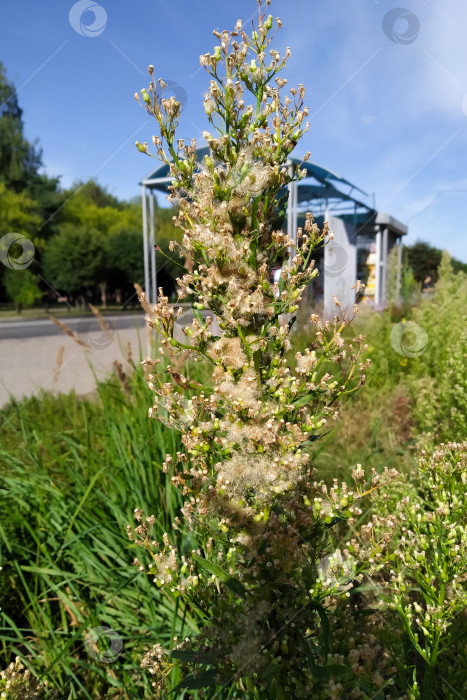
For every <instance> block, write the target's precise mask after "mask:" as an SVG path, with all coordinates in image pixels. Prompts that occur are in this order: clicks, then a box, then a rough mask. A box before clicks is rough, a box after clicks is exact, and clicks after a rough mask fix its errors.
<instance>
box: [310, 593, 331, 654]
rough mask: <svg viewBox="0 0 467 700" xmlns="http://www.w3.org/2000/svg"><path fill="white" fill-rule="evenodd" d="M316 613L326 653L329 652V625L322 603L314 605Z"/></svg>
mask: <svg viewBox="0 0 467 700" xmlns="http://www.w3.org/2000/svg"><path fill="white" fill-rule="evenodd" d="M314 607H315V609H316V611H317V613H318V615H319V616H320V618H321V625H322V627H323V643H324V649H325V651H326V654H329V648H330V644H331V625H330V624H329V620H328V616H327V615H326V610H325V609H324V608H323V606H322V605H315V606H314Z"/></svg>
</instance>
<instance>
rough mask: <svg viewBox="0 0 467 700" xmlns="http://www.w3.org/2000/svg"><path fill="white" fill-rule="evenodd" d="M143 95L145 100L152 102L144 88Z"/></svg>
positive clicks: (147, 102)
mask: <svg viewBox="0 0 467 700" xmlns="http://www.w3.org/2000/svg"><path fill="white" fill-rule="evenodd" d="M141 95H142V96H143V100H144V101H145V102H146V104H149V103H150V102H151V98H150V96H149V95H148V93H147V92H146V90H145V89H144V88H143V89H142V90H141Z"/></svg>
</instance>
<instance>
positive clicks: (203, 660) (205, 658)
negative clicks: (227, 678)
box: [169, 649, 217, 666]
mask: <svg viewBox="0 0 467 700" xmlns="http://www.w3.org/2000/svg"><path fill="white" fill-rule="evenodd" d="M169 656H170V657H171V658H173V659H179V660H180V661H187V662H188V663H195V664H206V665H207V666H216V665H217V659H216V657H215V656H213V655H212V654H203V653H201V652H198V651H188V650H185V649H173V650H172V651H170V652H169Z"/></svg>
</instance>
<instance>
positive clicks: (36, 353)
mask: <svg viewBox="0 0 467 700" xmlns="http://www.w3.org/2000/svg"><path fill="white" fill-rule="evenodd" d="M106 320H108V321H109V325H110V323H111V321H112V320H111V319H106ZM89 322H90V319H86V323H89ZM28 323H29V322H26V323H25V324H24V325H27V324H28ZM40 323H41V324H43V323H44V322H43V321H41V322H40ZM9 325H10V324H9ZM69 325H70V327H71V328H72V330H75V329H76V324H72V323H70V324H69ZM132 325H133V327H132V328H131V327H130V328H121V329H118V328H115V326H114V325H113V324H112V325H110V329H111V330H110V332H109V333H105V332H104V331H102V330H101V329H100V328H99V326H97V328H98V330H94V329H93V328H94V325H93V326H92V327H91V328H92V330H90V331H89V332H87V333H86V332H83V329H84V328H85V326H83V325H82V326H81V328H80V329H79V331H78V335H79V337H80V338H81V339H82V341H83V342H85V343H86V344H87V345H88V346H89V347H90V350H85V348H83V347H81V346H80V345H78V343H76V342H75V341H74V340H73V338H70V337H68V336H67V335H65V333H64V332H62V331H61V330H60V329H59V328H57V327H55V326H54V330H53V334H52V332H51V333H50V334H47V335H42V333H43V331H44V329H43V328H41V335H37V336H35V337H20V338H18V337H6V338H5V337H2V335H4V334H3V333H0V406H4V405H5V404H6V403H8V401H9V399H10V396H14V397H15V398H17V399H20V398H22V397H29V396H31V395H32V394H36V393H38V392H39V391H40V390H41V389H44V390H46V391H53V392H57V393H58V392H62V393H67V392H69V391H71V390H72V389H74V390H75V391H76V392H77V393H78V394H87V393H89V392H91V391H93V390H94V389H95V386H96V382H95V376H94V373H95V375H96V376H97V378H98V379H104V378H105V377H106V376H108V375H109V373H110V372H112V371H113V367H112V365H113V361H114V360H118V361H119V362H123V361H124V360H125V359H126V358H127V353H128V343H130V345H131V352H132V355H133V359H134V360H135V361H139V356H140V354H141V355H142V356H143V357H144V356H146V355H147V353H148V349H149V342H148V329H147V328H146V327H145V326H144V322H143V323H141V324H138V320H136V321H134V322H133V324H132ZM137 325H141V328H137V327H136V326H137ZM0 330H3V331H6V330H7V329H6V327H5V326H4V325H3V324H2V329H0ZM8 330H9V331H10V333H9V335H11V333H12V332H14V333H16V334H18V333H19V332H20V329H8ZM31 330H33V329H31ZM22 331H23V329H21V332H22ZM55 331H58V333H56V332H55ZM5 334H6V333H5ZM61 348H63V350H61ZM60 354H61V355H62V362H61V366H60V368H59V371H58V372H56V370H57V368H58V364H60V363H58V358H59V355H60Z"/></svg>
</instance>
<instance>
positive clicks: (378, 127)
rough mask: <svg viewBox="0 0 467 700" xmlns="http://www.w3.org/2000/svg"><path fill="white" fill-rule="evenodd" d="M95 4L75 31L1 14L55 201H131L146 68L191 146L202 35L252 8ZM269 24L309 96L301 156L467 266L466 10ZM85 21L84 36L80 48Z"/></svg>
mask: <svg viewBox="0 0 467 700" xmlns="http://www.w3.org/2000/svg"><path fill="white" fill-rule="evenodd" d="M398 1H399V2H400V3H402V4H403V7H402V9H399V11H398V10H397V9H396V8H398V7H399V5H398ZM88 4H89V5H90V4H91V2H89V3H88ZM94 4H97V3H94ZM99 4H100V8H102V9H100V8H99V7H97V8H95V9H96V11H97V15H96V16H95V15H94V14H93V13H92V12H91V11H87V12H86V13H85V14H82V15H81V20H80V18H79V14H80V12H79V10H80V7H82V6H78V8H75V16H74V19H73V15H72V22H73V23H74V24H75V28H73V27H72V26H71V23H70V18H69V13H70V9H71V8H72V6H73V5H74V3H73V2H72V1H71V0H48V1H47V2H43V3H38V2H33V0H14V1H13V0H0V13H1V15H0V16H1V23H0V60H1V61H2V62H3V63H4V65H5V67H6V69H7V74H8V77H9V78H10V79H11V80H13V81H14V83H15V85H16V87H17V89H18V97H19V101H20V105H21V106H22V108H23V110H24V121H25V127H26V135H27V137H28V138H29V139H34V138H36V137H37V138H38V139H39V143H40V145H41V147H42V148H43V152H44V163H45V167H46V171H47V172H48V173H49V174H50V175H61V176H62V178H61V182H62V184H63V186H69V185H70V184H71V183H72V182H73V181H74V180H77V179H83V180H86V179H88V178H90V177H95V178H97V179H98V180H99V182H101V184H103V185H105V186H106V187H108V189H109V190H110V191H111V192H112V193H114V194H115V195H117V196H119V197H124V198H129V197H132V196H134V195H137V194H138V193H139V188H138V182H139V181H140V180H141V179H142V177H144V175H146V174H147V172H148V171H150V170H151V169H152V167H153V165H154V164H155V165H157V163H156V161H153V160H150V159H149V158H147V157H146V156H144V155H142V154H140V153H138V152H137V150H136V148H135V147H134V145H133V144H134V141H135V140H136V139H138V140H140V141H144V140H147V141H149V142H150V139H151V136H152V134H153V133H155V131H156V130H155V128H154V126H153V124H152V123H151V119H150V117H149V116H148V115H146V113H145V112H144V111H143V110H142V109H141V108H140V107H139V106H138V105H137V104H136V102H135V101H134V98H133V93H134V92H135V91H137V90H139V89H141V88H142V87H145V86H146V85H147V82H148V77H147V76H146V70H147V66H148V65H149V64H150V63H153V64H154V65H155V67H156V75H158V76H159V75H160V76H162V77H163V78H164V79H165V80H166V81H167V80H170V81H173V83H174V84H175V85H178V86H180V87H178V88H176V90H177V91H178V94H186V104H185V108H184V111H183V115H182V123H181V130H180V136H183V137H185V138H191V137H197V138H198V139H199V144H200V145H202V143H201V142H202V139H201V132H202V131H203V129H204V128H205V127H206V123H205V117H204V110H203V106H202V97H203V92H204V90H205V89H206V87H207V85H208V80H207V75H206V74H205V72H204V70H202V69H200V68H199V54H200V53H205V52H206V51H209V50H211V51H212V48H213V46H214V43H215V38H214V37H213V36H212V30H213V29H215V28H218V29H231V28H233V26H234V24H235V21H236V20H237V19H238V18H242V19H243V20H244V21H245V20H247V19H248V18H251V17H256V2H255V0H237V1H236V2H221V0H178V2H169V1H168V0H149V1H148V0H144V1H143V0H132V1H131V2H129V1H126V0H125V1H124V0H121V1H117V0H102V1H101V2H100V3H99ZM270 11H271V12H272V14H273V15H274V16H276V15H278V16H280V17H281V19H282V21H283V22H284V28H283V29H282V30H281V32H279V34H278V37H277V47H278V48H279V49H281V48H283V47H285V46H290V47H291V49H292V58H291V59H290V61H289V64H288V69H287V75H286V77H287V78H288V79H289V84H296V83H298V82H302V83H303V84H304V85H305V87H306V88H307V100H306V101H307V104H308V105H309V107H310V114H311V116H312V119H311V128H310V131H309V132H308V134H306V136H305V138H304V139H303V140H302V141H301V144H300V149H299V150H300V152H299V151H297V155H303V153H304V152H305V151H306V150H310V151H311V154H312V155H311V159H312V160H314V161H316V162H318V163H321V164H323V165H325V166H327V167H329V168H330V169H332V170H334V171H336V172H338V173H339V174H341V175H342V176H344V177H345V178H347V179H349V180H350V181H351V182H353V183H355V184H356V185H358V186H359V187H361V188H362V189H363V190H365V191H366V192H369V193H373V192H374V194H375V198H376V206H377V208H378V209H380V210H383V211H387V212H389V213H390V214H392V215H393V216H395V217H396V218H398V219H400V220H401V221H403V222H404V223H407V224H408V225H409V237H408V240H407V242H409V243H410V242H414V241H415V240H417V239H423V240H427V241H429V242H430V243H432V244H434V245H437V246H439V247H443V248H447V249H448V250H449V251H450V252H451V254H453V255H455V256H456V257H458V258H460V259H462V260H464V261H466V262H467V41H466V28H467V3H465V2H464V1H463V0H443V1H441V0H395V1H394V0H326V2H323V0H320V1H318V0H275V1H274V2H273V4H272V6H271V10H270ZM391 11H392V12H391ZM76 18H77V19H76ZM95 18H96V26H95V31H94V35H93V36H86V35H83V34H82V33H81V34H80V33H79V32H80V31H81V32H84V33H86V32H87V33H89V32H88V31H87V30H86V26H89V25H90V24H92V22H93V21H94V19H95Z"/></svg>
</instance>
